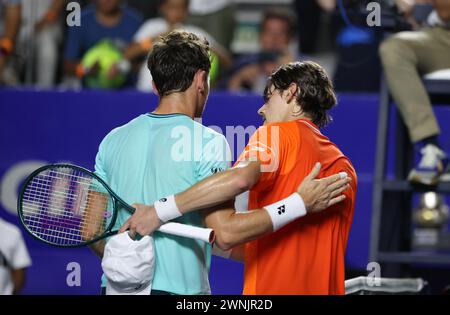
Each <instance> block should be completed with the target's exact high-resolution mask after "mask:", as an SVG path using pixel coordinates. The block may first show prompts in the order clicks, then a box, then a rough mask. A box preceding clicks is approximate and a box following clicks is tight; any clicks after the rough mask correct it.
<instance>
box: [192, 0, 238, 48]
mask: <svg viewBox="0 0 450 315" xmlns="http://www.w3.org/2000/svg"><path fill="white" fill-rule="evenodd" d="M234 12H235V6H234V5H233V3H232V1H231V0H215V1H211V0H190V6H189V13H190V16H189V18H188V22H189V23H190V24H193V25H195V26H198V27H200V28H202V29H204V30H206V31H207V32H208V33H209V34H211V35H212V36H213V37H214V38H215V39H216V40H217V41H218V42H219V43H220V44H221V45H222V46H224V47H225V48H227V49H228V50H230V46H231V41H232V40H233V35H234V27H235V17H234Z"/></svg>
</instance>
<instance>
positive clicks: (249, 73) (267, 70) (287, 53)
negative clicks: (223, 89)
mask: <svg viewBox="0 0 450 315" xmlns="http://www.w3.org/2000/svg"><path fill="white" fill-rule="evenodd" d="M295 24H296V23H295V17H294V16H293V15H291V14H290V13H289V12H288V11H286V10H284V9H270V10H268V11H267V12H265V13H264V16H263V20H262V22H261V32H260V36H259V42H260V52H259V53H256V54H252V55H249V56H243V57H241V58H240V59H239V60H238V61H237V62H236V64H235V65H234V66H233V69H232V70H231V71H230V72H231V75H230V78H229V80H228V84H227V85H228V89H229V90H231V91H240V90H250V91H253V92H257V93H262V92H263V90H264V87H265V85H266V78H267V77H268V76H269V75H270V74H271V73H272V72H273V71H274V70H275V69H276V68H278V67H279V66H280V65H282V64H286V63H289V62H292V61H295V60H297V59H298V55H297V53H296V47H295V44H294V39H295Z"/></svg>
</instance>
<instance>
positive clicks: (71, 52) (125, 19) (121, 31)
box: [64, 0, 142, 87]
mask: <svg viewBox="0 0 450 315" xmlns="http://www.w3.org/2000/svg"><path fill="white" fill-rule="evenodd" d="M94 4H95V5H94V6H88V7H86V8H84V9H83V10H82V16H81V26H79V27H78V26H74V27H69V30H68V37H67V42H66V48H65V55H64V57H65V62H64V69H65V73H66V75H68V76H73V75H76V76H78V77H79V78H82V79H83V83H84V85H86V84H87V81H88V80H86V79H87V78H97V77H98V76H99V73H102V74H103V73H105V72H106V73H108V79H110V80H112V81H113V80H114V79H115V78H114V76H119V75H121V74H120V73H118V72H117V71H114V69H113V68H116V66H117V63H118V62H117V63H114V64H111V65H110V68H111V69H102V67H103V66H102V65H103V63H104V62H103V61H102V60H98V62H94V63H93V64H91V65H90V66H89V67H87V66H86V65H84V66H83V65H82V64H81V63H80V62H81V61H82V58H83V56H84V55H85V54H86V53H87V52H88V51H89V49H91V48H93V47H95V46H96V45H99V44H100V46H101V48H103V47H105V45H104V43H103V42H102V41H105V40H106V41H107V42H108V44H110V45H113V46H114V47H115V48H116V49H117V50H118V51H123V50H124V49H125V48H126V47H127V46H128V45H129V43H130V42H131V40H132V38H133V35H134V33H136V31H137V30H138V28H139V26H140V25H141V23H142V18H141V17H140V15H139V14H138V13H137V12H136V11H134V10H132V9H130V8H128V7H123V6H121V0H95V2H94ZM101 42H102V43H101ZM111 50H112V48H111ZM115 55H117V54H115ZM127 71H128V69H123V72H127ZM128 82H129V81H128ZM96 87H101V86H96Z"/></svg>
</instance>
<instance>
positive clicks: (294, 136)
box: [121, 62, 357, 294]
mask: <svg viewBox="0 0 450 315" xmlns="http://www.w3.org/2000/svg"><path fill="white" fill-rule="evenodd" d="M264 98H265V104H264V105H263V106H262V107H261V108H260V110H259V111H258V113H259V114H260V115H261V116H262V117H263V119H264V126H262V127H260V128H259V129H258V130H257V131H256V132H255V134H254V135H253V136H252V137H251V139H250V141H249V143H248V145H247V147H246V148H245V150H244V152H243V153H242V154H241V155H240V157H239V159H238V161H237V162H236V165H235V167H233V168H231V169H229V170H227V171H224V172H221V173H218V174H215V175H213V176H211V177H208V178H206V179H205V180H203V181H202V182H200V183H198V184H196V185H194V186H192V187H191V188H190V189H188V190H186V191H184V192H182V193H180V194H177V195H176V196H173V195H172V196H167V197H165V198H162V199H161V200H160V201H157V202H155V204H154V206H146V205H135V207H136V208H137V211H136V213H135V214H134V215H133V216H132V217H131V218H130V219H129V220H128V221H127V222H126V223H125V224H124V226H123V227H122V229H121V230H122V231H124V230H126V229H130V231H131V233H138V234H141V235H146V234H149V233H151V232H153V231H154V230H155V229H156V228H157V227H159V226H160V225H161V224H162V223H163V222H166V221H168V220H172V219H174V218H176V217H179V216H181V215H182V214H185V213H188V212H190V211H194V210H198V209H205V208H208V209H211V207H215V209H213V210H208V212H207V213H206V216H205V222H206V224H207V225H208V226H210V227H212V228H214V230H215V231H216V233H217V241H216V243H217V245H218V246H219V247H221V248H222V249H229V248H232V249H231V250H230V251H229V254H228V255H230V256H231V258H234V259H237V260H240V259H243V261H244V263H245V271H244V292H243V293H244V294H344V293H345V287H344V281H345V278H344V274H345V267H344V258H345V251H346V247H347V240H348V235H349V231H350V226H351V223H352V219H353V212H354V204H355V194H356V189H357V176H356V172H355V170H354V168H353V166H352V164H351V162H350V160H349V159H348V158H347V157H346V156H345V155H344V154H343V153H342V152H341V151H340V150H339V149H338V147H337V146H336V145H335V144H334V143H332V142H331V141H330V140H329V139H328V138H327V137H325V136H324V135H323V134H322V133H321V132H320V130H319V127H323V126H325V125H326V124H327V123H329V121H330V120H331V118H330V116H329V114H328V111H329V110H330V109H331V108H333V107H334V106H335V104H336V96H335V93H334V90H333V86H332V83H331V80H330V79H329V78H328V76H327V75H326V73H325V71H324V70H323V69H322V68H321V67H320V66H319V65H318V64H316V63H313V62H296V63H290V64H286V65H284V66H282V67H280V68H279V69H278V70H276V71H275V72H274V73H273V74H272V75H271V76H270V77H269V79H268V82H267V86H266V89H265V92H264ZM317 162H320V164H321V169H320V174H319V177H326V176H329V175H332V174H337V173H346V174H347V175H348V177H349V179H350V181H349V184H348V185H347V189H345V190H343V196H338V197H336V198H334V199H333V198H330V199H331V200H333V201H332V202H330V207H328V209H326V210H325V211H321V212H314V211H308V209H305V204H311V201H306V200H303V199H302V198H301V196H299V194H298V193H297V191H298V190H299V188H298V187H299V185H300V187H301V183H302V181H303V180H304V179H305V178H307V177H308V173H309V171H310V170H311V169H312V168H313V167H314V165H316V163H317ZM248 189H250V193H249V201H248V209H250V210H249V214H248V216H247V217H245V215H244V216H242V215H241V216H240V217H239V215H236V213H235V212H234V209H232V207H231V206H229V204H228V207H227V205H226V204H223V202H226V201H227V200H229V199H231V198H233V197H234V196H237V195H238V194H240V193H242V192H243V191H245V190H248ZM227 208H228V209H227ZM217 209H219V210H218V211H217ZM262 210H265V211H262ZM256 214H257V215H256ZM233 216H235V217H234V218H233ZM233 220H234V221H233ZM249 222H250V223H249ZM244 223H245V224H244ZM252 224H253V225H252ZM243 227H245V228H243ZM256 227H259V230H258V231H257V233H255V231H253V230H255V229H256V230H257V228H256ZM256 234H257V235H258V236H260V235H263V236H262V237H260V238H258V239H255V235H256ZM245 242H246V243H245ZM241 243H245V244H244V245H243V246H238V245H239V244H241Z"/></svg>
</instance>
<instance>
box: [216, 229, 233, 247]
mask: <svg viewBox="0 0 450 315" xmlns="http://www.w3.org/2000/svg"><path fill="white" fill-rule="evenodd" d="M215 244H216V245H217V246H218V247H219V248H220V249H221V250H223V251H228V250H230V249H232V248H233V247H234V246H236V242H235V240H234V239H233V236H232V235H230V234H229V233H223V232H222V233H217V234H216V241H215Z"/></svg>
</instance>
